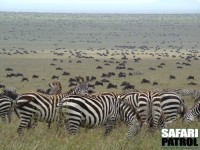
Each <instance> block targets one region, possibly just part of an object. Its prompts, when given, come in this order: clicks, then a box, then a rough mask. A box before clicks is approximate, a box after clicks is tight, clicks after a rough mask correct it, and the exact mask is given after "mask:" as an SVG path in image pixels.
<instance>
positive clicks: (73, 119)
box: [59, 93, 139, 137]
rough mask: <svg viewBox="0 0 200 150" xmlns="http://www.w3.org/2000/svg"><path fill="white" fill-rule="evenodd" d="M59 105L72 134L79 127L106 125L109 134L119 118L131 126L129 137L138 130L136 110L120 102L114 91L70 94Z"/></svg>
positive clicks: (67, 127) (66, 125) (106, 132)
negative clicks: (83, 94)
mask: <svg viewBox="0 0 200 150" xmlns="http://www.w3.org/2000/svg"><path fill="white" fill-rule="evenodd" d="M59 106H60V109H59V110H60V116H63V117H64V122H65V127H66V130H67V131H68V132H69V133H70V134H74V133H76V131H77V130H78V128H79V127H88V128H91V127H97V126H99V125H105V135H107V134H109V133H110V132H111V131H112V129H113V128H114V127H115V125H116V120H117V119H118V118H121V119H122V120H123V121H124V122H125V123H126V124H127V125H128V126H129V131H128V137H131V136H133V135H135V134H136V133H137V132H138V130H137V125H138V124H139V123H138V121H137V119H136V116H135V111H134V110H133V109H132V107H130V106H129V105H127V104H125V103H123V102H121V103H120V101H118V100H117V96H116V94H114V93H102V94H99V95H98V94H96V95H93V96H80V95H69V96H67V97H65V98H63V99H62V100H61V102H60V104H59ZM63 117H62V118H63ZM60 120H62V119H60ZM61 122H62V121H61Z"/></svg>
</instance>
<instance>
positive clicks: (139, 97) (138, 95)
mask: <svg viewBox="0 0 200 150" xmlns="http://www.w3.org/2000/svg"><path fill="white" fill-rule="evenodd" d="M158 96H159V95H158V93H156V92H146V93H145V92H129V93H126V94H121V95H120V96H119V99H120V100H121V101H123V102H124V103H126V104H129V105H130V106H131V107H133V109H135V110H137V112H138V113H139V111H142V110H143V111H145V112H146V114H145V115H144V114H143V115H142V114H140V115H142V116H143V117H145V118H143V119H144V120H143V122H145V123H147V124H148V125H149V127H153V125H155V124H154V120H155V118H154V120H153V117H155V116H153V115H152V112H149V113H148V112H147V111H148V110H150V108H149V107H150V106H151V105H152V104H151V103H155V105H159V104H156V101H159V99H158ZM144 100H145V101H144ZM139 101H140V102H139ZM142 101H143V102H142ZM158 103H159V102H158ZM143 106H144V108H142V107H143ZM139 107H140V108H139ZM159 107H160V106H158V109H159V112H161V110H160V108H159ZM154 109H156V108H155V106H154ZM151 110H152V108H151ZM148 115H149V116H148ZM157 117H158V118H157V119H158V120H157V119H156V120H155V121H158V124H159V125H160V126H161V127H162V128H164V127H166V125H165V123H164V120H163V118H162V117H163V113H161V116H160V118H159V115H158V116H157ZM155 126H157V125H155Z"/></svg>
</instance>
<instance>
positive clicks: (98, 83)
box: [95, 81, 103, 86]
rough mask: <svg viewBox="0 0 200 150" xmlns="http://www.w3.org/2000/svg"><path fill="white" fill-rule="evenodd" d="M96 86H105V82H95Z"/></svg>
mask: <svg viewBox="0 0 200 150" xmlns="http://www.w3.org/2000/svg"><path fill="white" fill-rule="evenodd" d="M95 85H101V86H103V82H101V81H96V82H95Z"/></svg>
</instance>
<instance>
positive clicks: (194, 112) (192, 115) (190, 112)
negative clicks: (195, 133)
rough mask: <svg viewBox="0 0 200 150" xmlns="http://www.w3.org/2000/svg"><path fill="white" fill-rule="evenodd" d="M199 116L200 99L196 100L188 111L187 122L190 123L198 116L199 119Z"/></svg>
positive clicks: (185, 118) (185, 117) (186, 114)
mask: <svg viewBox="0 0 200 150" xmlns="http://www.w3.org/2000/svg"><path fill="white" fill-rule="evenodd" d="M199 117H200V101H198V102H196V103H195V104H194V106H193V107H192V108H191V109H190V110H187V111H186V113H185V116H184V120H186V122H188V123H191V122H193V121H194V120H195V119H196V118H198V119H199Z"/></svg>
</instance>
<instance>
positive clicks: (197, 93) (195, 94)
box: [179, 89, 200, 102]
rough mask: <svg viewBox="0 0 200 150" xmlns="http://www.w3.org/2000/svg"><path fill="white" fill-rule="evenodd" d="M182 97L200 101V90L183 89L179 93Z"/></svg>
mask: <svg viewBox="0 0 200 150" xmlns="http://www.w3.org/2000/svg"><path fill="white" fill-rule="evenodd" d="M179 94H180V95H181V96H191V97H192V99H194V101H195V102H197V101H199V100H200V90H195V89H182V90H180V93H179Z"/></svg>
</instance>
